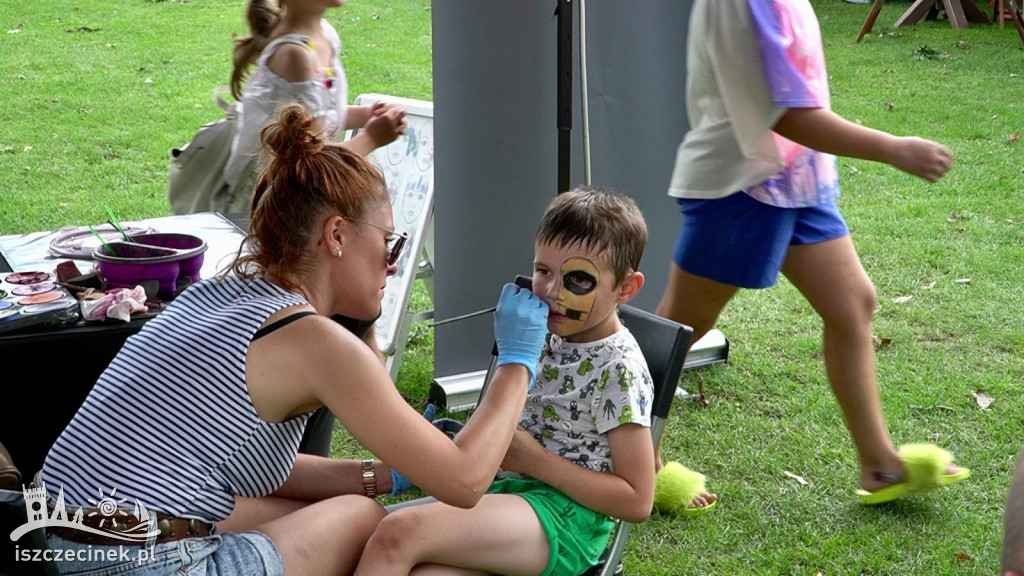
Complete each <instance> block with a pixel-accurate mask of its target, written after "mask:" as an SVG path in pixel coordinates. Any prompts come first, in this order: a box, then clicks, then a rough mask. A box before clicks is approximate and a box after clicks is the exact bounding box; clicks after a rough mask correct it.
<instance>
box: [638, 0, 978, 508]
mask: <svg viewBox="0 0 1024 576" xmlns="http://www.w3.org/2000/svg"><path fill="white" fill-rule="evenodd" d="M688 43H689V45H688V54H687V87H686V106H687V113H688V116H689V120H690V125H691V130H690V131H689V132H688V133H687V134H686V136H685V138H684V140H683V142H682V144H681V145H680V146H679V151H678V155H677V159H676V165H675V170H674V172H673V175H672V181H671V185H670V188H669V195H670V196H674V197H676V198H677V199H678V200H677V201H678V203H679V205H680V206H681V211H682V213H683V222H682V227H681V229H680V233H679V237H678V240H677V243H676V247H675V250H674V254H673V262H672V263H671V265H670V270H669V280H668V284H667V286H666V289H665V292H664V294H663V296H662V299H661V302H660V303H659V305H658V313H659V314H660V315H662V316H665V317H668V318H671V319H673V320H676V321H678V322H681V323H684V324H688V325H690V326H692V327H693V329H694V335H693V341H697V340H698V339H699V338H700V337H701V336H703V335H704V334H705V333H707V332H708V331H709V330H711V329H712V328H713V327H714V325H715V322H716V320H717V318H718V316H719V314H720V313H721V311H722V310H723V309H724V308H725V305H726V304H727V303H728V302H729V300H730V299H731V298H732V297H733V295H735V294H736V292H737V291H738V290H739V289H740V288H766V287H769V286H772V285H774V284H775V282H776V279H777V277H778V274H779V272H782V274H784V275H785V276H786V278H788V279H789V280H790V281H791V282H792V283H793V285H794V286H795V287H796V288H797V289H798V290H800V292H801V293H802V294H803V295H804V297H805V298H807V300H808V302H809V303H810V304H811V306H812V307H813V308H814V309H815V310H816V311H817V312H818V314H819V315H820V316H821V318H822V320H823V322H824V358H825V366H826V371H827V373H828V378H829V382H830V384H831V386H832V390H833V393H834V394H835V396H836V399H837V401H838V402H839V405H840V408H841V409H842V412H843V416H844V417H845V419H846V423H847V426H848V428H849V430H850V433H851V436H852V438H853V442H854V445H855V447H856V449H857V455H858V457H859V459H860V488H861V490H860V491H858V495H859V498H860V500H861V501H862V502H864V503H876V502H881V501H886V500H891V499H894V498H898V497H900V496H903V495H906V494H908V493H910V492H912V491H913V490H910V489H909V488H908V483H910V484H913V483H914V482H915V480H914V478H913V475H914V473H913V471H912V470H910V468H912V467H910V466H906V465H905V464H906V462H907V459H906V457H905V456H904V455H902V454H901V453H899V452H897V450H896V449H895V447H894V446H893V444H892V441H891V440H890V438H889V433H888V431H887V430H886V425H885V420H884V418H883V416H882V410H881V406H880V403H879V398H878V386H877V383H876V376H875V352H874V347H873V343H872V332H871V322H872V316H873V314H874V309H875V304H876V295H875V288H874V286H873V285H872V283H871V280H870V279H869V278H868V275H867V273H866V272H865V271H864V268H863V267H862V265H861V263H860V259H859V257H858V256H857V253H856V251H855V249H854V246H853V242H852V240H851V239H850V233H849V229H848V228H847V226H846V223H845V222H844V221H843V218H842V216H841V215H840V213H839V210H838V207H837V206H836V198H837V197H838V196H839V182H838V177H837V172H836V156H848V157H853V158H861V159H865V160H874V161H878V162H885V163H888V164H891V165H893V166H895V167H897V168H899V169H901V170H903V171H905V172H908V173H910V174H914V175H916V176H919V177H921V178H924V179H926V180H929V181H932V182H934V181H936V180H938V179H939V178H940V177H941V176H942V175H943V174H945V173H946V171H947V170H949V168H950V167H951V166H952V164H953V157H952V154H951V152H950V151H949V149H948V148H946V147H945V146H943V145H942V144H939V143H937V142H933V141H931V140H926V139H923V138H917V137H899V136H894V135H891V134H888V133H886V132H882V131H879V130H874V129H871V128H867V127H864V126H861V125H858V124H856V123H853V122H849V121H847V120H845V119H844V118H842V117H841V116H839V115H838V114H835V113H834V112H832V111H831V110H830V101H829V89H828V73H827V71H826V68H825V57H824V52H823V49H822V41H821V31H820V29H819V27H818V21H817V17H816V16H815V14H814V10H813V9H812V7H811V4H810V2H809V1H808V0H695V1H694V2H693V6H692V12H691V15H690V24H689V37H688ZM929 450H930V452H929V456H928V458H931V459H932V460H933V461H938V462H939V465H938V469H939V470H940V471H941V473H940V474H939V477H938V478H937V479H934V480H935V481H934V482H933V487H934V486H937V485H945V484H949V483H952V482H955V481H957V480H960V479H962V478H965V477H966V476H967V475H968V474H969V472H968V471H967V470H966V469H963V468H958V467H956V466H954V465H953V464H952V463H951V458H950V457H949V455H948V454H946V453H944V452H943V451H941V450H939V449H937V448H936V447H929ZM659 465H660V457H659ZM656 498H657V496H656ZM658 500H660V499H658ZM658 500H656V501H658Z"/></svg>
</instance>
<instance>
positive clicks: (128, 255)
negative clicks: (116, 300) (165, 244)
mask: <svg viewBox="0 0 1024 576" xmlns="http://www.w3.org/2000/svg"><path fill="white" fill-rule="evenodd" d="M108 245H109V246H110V248H111V249H113V251H114V253H113V254H111V253H110V252H109V251H108V250H107V248H106V247H105V246H98V247H97V248H96V249H95V250H93V252H92V258H93V260H96V261H97V262H99V270H100V274H101V275H102V276H103V278H104V279H105V280H106V281H107V287H108V288H134V287H135V286H137V285H139V283H141V282H142V281H143V280H156V281H157V282H158V283H159V285H160V288H159V289H158V293H159V294H162V295H169V294H174V292H175V291H176V290H177V287H178V274H179V272H180V269H181V268H180V264H179V263H180V262H181V255H180V254H179V253H178V252H176V251H174V250H168V249H166V248H157V247H155V246H147V245H145V244H135V243H129V242H108Z"/></svg>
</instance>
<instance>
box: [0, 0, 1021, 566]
mask: <svg viewBox="0 0 1024 576" xmlns="http://www.w3.org/2000/svg"><path fill="white" fill-rule="evenodd" d="M812 3H813V5H814V7H815V9H816V11H817V13H818V16H819V19H820V21H821V25H822V30H823V35H824V39H825V44H826V45H825V51H826V58H827V59H828V64H829V71H830V73H831V88H832V94H833V108H834V109H835V110H836V111H837V112H839V113H840V114H842V115H843V116H845V117H847V118H849V119H851V120H857V121H861V122H863V123H864V124H865V125H868V126H872V127H875V128H879V129H883V130H887V131H890V132H893V133H896V134H903V135H910V134H914V135H919V136H923V137H927V138H932V139H935V140H939V141H941V142H943V143H945V144H947V145H948V146H949V147H950V148H951V149H952V150H953V152H954V154H955V157H956V164H955V166H954V168H953V169H952V170H951V171H950V173H949V174H948V175H947V176H946V177H945V178H943V179H942V180H941V181H940V182H939V183H937V184H928V183H927V182H924V181H922V180H918V179H915V178H913V177H911V176H908V175H905V174H902V173H900V172H899V171H897V170H895V169H893V168H891V167H888V166H884V165H880V164H876V163H871V162H866V161H860V160H850V159H841V161H840V169H841V176H840V178H841V183H842V189H843V196H842V198H841V199H840V204H841V208H842V210H843V213H844V214H845V216H846V218H847V220H848V222H849V224H850V227H851V229H852V232H853V238H854V242H855V243H856V244H857V247H858V250H859V252H860V255H861V258H862V260H863V263H864V266H865V267H866V269H867V271H868V273H869V274H870V275H871V277H872V279H873V280H874V282H875V284H876V287H877V290H878V296H879V309H878V314H877V318H876V323H875V333H876V335H877V336H878V337H879V338H883V339H886V341H888V344H887V345H886V346H884V347H882V348H880V349H879V351H878V374H879V382H880V387H881V395H882V399H883V406H884V410H885V415H886V418H887V420H888V423H889V428H890V431H891V434H892V437H893V439H894V441H895V442H897V443H906V442H921V441H936V442H938V443H939V444H941V445H943V446H944V447H946V448H948V449H949V450H951V451H952V452H953V453H954V454H955V455H956V456H957V458H958V460H959V461H960V462H962V463H963V464H964V465H967V466H969V467H971V468H972V470H973V473H974V476H973V477H972V478H971V479H970V480H969V481H967V482H965V483H962V484H960V485H957V486H955V487H952V488H949V489H946V490H941V491H939V492H936V493H934V494H932V495H929V496H927V497H925V498H920V499H915V500H910V501H905V502H900V503H897V504H895V505H890V506H883V507H878V508H865V507H862V506H858V505H857V504H855V503H854V501H853V491H854V489H855V488H856V482H857V468H856V458H855V455H854V453H853V448H852V445H851V443H850V441H849V438H848V435H847V434H846V431H845V428H844V426H843V423H842V420H841V418H840V415H839V411H838V408H837V406H836V404H835V402H834V400H833V398H832V395H831V393H830V391H829V388H828V385H827V382H826V379H825V376H824V371H823V367H822V362H821V342H820V340H821V335H820V321H819V319H818V318H817V316H816V315H815V314H814V312H813V311H812V310H811V309H810V307H809V306H808V305H807V303H806V302H805V301H804V300H803V299H802V298H801V297H800V295H799V294H798V293H797V292H796V290H794V289H793V287H792V286H791V285H789V284H788V283H787V282H785V281H782V282H780V284H779V286H777V287H775V288H773V289H770V290H761V291H744V292H741V293H740V294H739V295H738V296H737V297H736V299H735V300H734V301H733V302H732V304H731V305H730V306H729V307H728V308H727V309H726V311H725V313H724V314H723V315H722V318H721V321H720V324H719V328H721V329H722V330H723V331H724V332H725V333H726V335H727V336H728V337H729V338H730V341H731V344H732V346H731V351H730V357H729V363H728V364H726V365H719V366H714V367H710V368H706V369H701V370H698V371H694V372H688V373H686V374H685V375H684V378H683V382H682V385H683V386H684V387H685V388H687V389H690V390H694V389H696V388H697V387H698V380H700V381H702V382H703V385H704V387H705V390H706V392H707V396H708V399H709V404H708V405H707V406H702V405H699V404H693V403H683V402H677V403H676V405H675V406H674V408H673V415H672V419H671V421H670V423H669V427H668V430H667V432H666V437H665V438H666V439H665V452H666V456H667V457H669V458H672V459H678V460H680V461H682V462H684V463H685V464H687V465H688V466H690V467H692V468H695V469H698V470H701V471H703V472H705V473H706V474H707V476H708V479H709V483H710V487H711V488H713V489H714V490H716V491H717V492H718V493H719V494H720V495H721V497H722V501H721V504H720V506H719V507H718V508H717V509H716V510H715V511H714V512H713V513H711V514H708V515H705V516H702V517H698V518H692V519H678V518H670V517H662V516H657V515H656V516H654V517H652V518H651V519H650V520H649V521H648V522H646V523H643V524H641V525H638V526H636V527H635V528H634V533H633V536H632V537H631V540H630V544H629V547H628V549H627V552H626V561H627V565H626V566H627V571H628V573H630V574H683V573H687V574H808V575H812V576H813V575H815V574H819V573H820V574H825V575H832V574H873V575H882V574H885V575H889V574H892V575H904V574H993V573H995V572H996V571H997V568H998V558H999V547H1000V543H1001V523H1002V508H1003V505H1004V503H1005V498H1006V489H1007V487H1008V484H1009V478H1010V473H1011V470H1012V467H1013V464H1014V458H1015V456H1016V454H1017V452H1018V451H1019V450H1020V445H1021V441H1022V440H1021V437H1022V434H1021V430H1022V429H1024V427H1022V425H1024V416H1022V414H1024V402H1022V394H1021V388H1020V387H1021V382H1022V381H1024V321H1022V320H1021V318H1022V316H1021V314H1020V312H1019V309H1018V308H1019V306H1020V303H1021V302H1022V301H1024V283H1022V281H1021V273H1020V271H1021V270H1022V269H1024V228H1022V226H1024V193H1022V186H1021V184H1020V182H1021V181H1022V175H1024V174H1022V173H1024V158H1022V156H1024V154H1022V148H1021V147H1022V146H1024V143H1022V142H1021V141H1020V140H1018V139H1017V135H1019V133H1020V131H1021V130H1022V129H1024V115H1022V114H1021V113H1020V110H1021V94H1022V93H1024V84H1022V83H1024V51H1022V50H1021V46H1022V42H1021V39H1020V38H1019V37H1018V36H1017V33H1016V31H1015V30H1014V29H1013V28H1012V26H1011V27H1007V28H1005V29H1000V28H999V27H998V26H995V25H988V24H973V25H972V26H971V27H970V28H968V29H966V30H957V29H953V28H952V27H951V26H949V24H948V23H947V22H946V21H945V20H942V19H939V20H935V21H922V22H920V23H917V24H914V25H912V26H906V27H902V28H892V27H891V25H892V23H893V22H895V20H896V18H897V17H898V16H899V15H900V14H901V13H902V12H903V10H905V9H906V8H907V6H909V4H908V3H905V2H893V1H890V2H887V3H886V4H885V7H884V8H883V10H882V13H881V15H880V17H879V18H878V22H877V23H876V25H875V29H874V31H873V32H872V33H871V34H869V35H868V36H867V37H865V38H864V40H863V41H862V42H860V43H856V42H855V41H854V40H855V39H856V36H857V32H858V31H859V29H860V26H861V24H862V23H863V21H864V17H865V15H866V14H867V10H868V6H866V5H858V4H850V3H847V2H843V1H841V0H813V2H812ZM979 4H980V5H981V6H982V8H983V9H985V10H990V9H989V8H987V7H985V6H984V3H983V2H979ZM55 7H58V8H59V9H56V10H55V9H54V8H55ZM241 11H242V3H241V2H238V1H232V2H228V1H223V0H222V1H215V0H203V1H200V0H193V1H191V2H173V1H167V2H150V1H146V0H92V1H91V2H82V3H78V4H75V3H71V2H63V1H54V2H23V3H19V4H18V8H17V10H15V9H14V7H13V5H12V6H9V7H8V6H5V7H4V8H0V23H2V27H0V54H3V56H2V57H0V102H2V104H0V126H3V130H0V234H13V233H21V232H29V231H36V230H46V229H55V228H59V227H61V226H65V225H69V224H74V225H81V224H84V223H100V222H103V221H104V220H105V211H104V208H103V207H104V205H105V204H109V205H110V206H111V207H112V208H113V209H114V211H115V212H116V213H117V214H118V215H119V216H120V217H121V218H122V219H124V220H130V219H137V218H149V217H157V216H164V215H169V214H170V207H169V205H168V204H167V200H166V175H167V159H168V150H169V149H170V148H171V147H172V146H176V145H180V144H182V143H184V142H186V141H187V140H188V139H189V138H190V137H191V136H192V134H193V133H194V132H195V130H196V128H198V127H199V125H200V124H202V123H203V122H205V121H209V120H212V119H215V118H217V117H218V116H219V110H218V109H217V108H216V107H215V105H214V104H213V102H212V101H211V99H210V92H211V90H212V89H213V87H214V86H217V85H219V84H224V83H226V82H227V79H228V75H229V73H230V66H229V56H228V55H229V50H230V39H231V34H232V33H244V32H245V28H244V25H243V22H242V19H241ZM329 15H330V18H331V20H332V22H333V23H334V24H335V25H336V27H337V28H338V30H339V32H340V34H341V37H342V41H343V43H344V46H345V55H344V64H345V66H346V71H347V73H348V76H349V82H350V85H351V94H352V96H353V97H354V96H355V95H357V94H360V93H365V92H381V93H386V94H394V95H398V96H406V97H411V98H419V99H425V100H430V99H431V97H432V91H431V81H432V79H431V70H430V64H431V59H430V47H431V45H430V42H431V39H430V5H429V2H428V0H393V1H390V2H385V1H384V0H351V3H350V4H348V5H346V6H345V7H343V8H341V9H337V10H333V11H331V12H329ZM13 30H20V32H18V33H9V32H8V31H13ZM147 79H151V80H152V82H151V83H148V82H147V81H146V80H147ZM666 202H668V200H666ZM965 279H969V282H968V281H964V280H965ZM907 297H910V298H909V300H907ZM413 306H414V308H416V309H418V310H423V309H429V308H430V298H429V294H428V292H427V290H426V288H425V286H423V285H420V286H418V289H417V292H416V294H415V296H414V302H413ZM402 366H403V369H402V372H401V374H400V376H399V379H398V386H399V388H400V389H401V390H402V392H403V393H404V394H405V395H406V396H407V397H408V398H410V399H411V400H413V401H414V402H418V401H421V400H422V399H423V398H425V396H426V394H427V389H428V386H429V383H430V379H431V375H432V334H431V333H430V330H429V328H427V327H425V326H423V325H419V326H416V327H414V331H413V334H412V335H411V338H410V345H409V348H408V350H407V352H406V354H405V356H404V358H403V363H402ZM979 390H984V391H986V392H987V393H989V394H991V395H992V396H994V397H995V398H996V400H995V402H994V403H993V404H992V405H991V407H989V408H988V409H986V410H982V409H980V408H979V407H978V405H977V403H976V401H975V398H974V396H973V393H974V392H976V391H979ZM335 436H336V437H335V447H334V453H335V454H337V455H347V454H355V453H361V448H360V447H359V446H358V445H355V444H354V442H353V441H352V440H351V438H350V437H348V436H347V435H346V434H344V433H343V432H342V431H340V430H339V433H338V434H336V435H335ZM786 472H789V473H792V474H795V475H798V476H800V477H802V478H804V479H805V480H806V481H807V484H806V485H802V484H800V483H799V482H797V481H796V480H795V479H793V478H791V477H790V476H787V475H786Z"/></svg>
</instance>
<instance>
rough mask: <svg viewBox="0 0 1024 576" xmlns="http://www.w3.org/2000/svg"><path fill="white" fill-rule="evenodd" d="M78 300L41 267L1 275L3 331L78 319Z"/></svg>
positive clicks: (0, 303)
mask: <svg viewBox="0 0 1024 576" xmlns="http://www.w3.org/2000/svg"><path fill="white" fill-rule="evenodd" d="M78 317H79V316H78V301H77V300H75V297H74V296H72V295H71V294H69V293H68V291H67V290H65V289H64V288H62V287H60V286H58V285H57V284H56V283H55V282H54V281H53V275H52V274H50V273H48V272H43V271H40V270H24V271H16V272H12V273H10V274H7V275H5V276H3V277H0V333H3V332H9V331H11V330H15V329H18V328H24V327H26V326H32V325H36V324H43V323H56V324H60V323H64V322H71V321H75V320H78Z"/></svg>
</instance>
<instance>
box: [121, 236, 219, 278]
mask: <svg viewBox="0 0 1024 576" xmlns="http://www.w3.org/2000/svg"><path fill="white" fill-rule="evenodd" d="M132 240H135V241H136V242H138V243H140V244H146V245H147V246H160V247H163V248H173V249H175V250H178V251H179V252H178V253H179V255H180V257H181V260H179V262H178V266H179V272H178V274H179V275H181V276H184V277H186V278H188V279H189V280H191V281H192V282H193V283H194V282H199V280H201V277H200V275H199V271H200V270H202V268H203V260H204V258H205V252H206V248H207V245H206V240H203V239H202V238H200V237H199V236H193V235H191V234H177V233H174V232H167V233H161V232H155V233H152V234H136V235H135V236H132Z"/></svg>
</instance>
